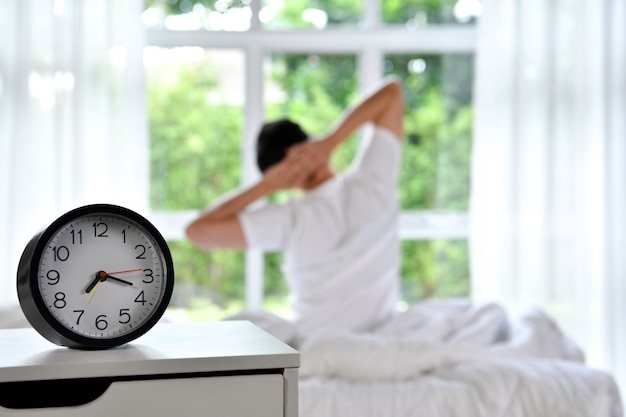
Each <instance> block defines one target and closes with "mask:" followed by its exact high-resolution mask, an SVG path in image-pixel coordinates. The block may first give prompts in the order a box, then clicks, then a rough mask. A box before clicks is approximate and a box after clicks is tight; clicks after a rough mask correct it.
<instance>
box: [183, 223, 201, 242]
mask: <svg viewBox="0 0 626 417" xmlns="http://www.w3.org/2000/svg"><path fill="white" fill-rule="evenodd" d="M204 235H206V232H203V231H202V226H201V225H200V224H199V222H198V221H194V222H191V223H190V224H188V225H187V227H186V228H185V236H187V240H189V242H191V243H192V244H193V245H194V246H202V240H203V239H202V238H203V236H204Z"/></svg>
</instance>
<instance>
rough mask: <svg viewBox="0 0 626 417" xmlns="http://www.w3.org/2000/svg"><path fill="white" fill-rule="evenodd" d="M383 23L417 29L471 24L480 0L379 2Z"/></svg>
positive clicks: (479, 5)
mask: <svg viewBox="0 0 626 417" xmlns="http://www.w3.org/2000/svg"><path fill="white" fill-rule="evenodd" d="M380 4H381V9H382V14H383V22H384V23H386V24H402V25H406V26H408V27H410V28H417V27H420V26H425V25H432V24H473V23H475V22H476V18H477V17H478V16H480V15H481V14H482V11H483V5H482V1H481V0H428V1H426V0H401V1H400V0H394V1H388V0H380Z"/></svg>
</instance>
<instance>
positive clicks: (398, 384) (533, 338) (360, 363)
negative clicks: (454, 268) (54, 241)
mask: <svg viewBox="0 0 626 417" xmlns="http://www.w3.org/2000/svg"><path fill="white" fill-rule="evenodd" d="M0 319H1V320H0V328H1V327H23V326H24V325H27V323H26V322H25V321H24V318H23V315H21V312H20V311H19V310H16V309H2V310H0ZM232 319H237V320H240V319H247V320H250V321H253V322H255V323H256V324H257V325H259V327H261V328H264V329H265V330H266V331H268V332H269V333H272V334H274V335H275V336H276V337H278V338H280V339H282V340H284V341H286V342H290V343H292V344H293V343H295V342H294V336H296V335H297V329H295V328H294V326H293V325H292V324H291V323H290V322H288V321H286V320H284V319H282V318H279V317H276V316H273V315H270V314H267V313H262V312H261V313H260V312H252V313H251V312H246V313H242V314H239V315H236V316H233V317H232ZM165 320H168V318H167V315H166V317H165ZM297 348H298V349H299V351H300V353H301V368H300V383H299V408H300V417H431V416H433V417H435V416H436V417H496V416H497V417H621V416H623V409H622V401H621V398H620V392H619V389H618V387H617V385H616V383H615V381H614V379H613V377H612V375H611V374H610V373H608V372H606V371H603V370H599V369H593V368H590V367H588V366H586V365H585V364H584V355H583V352H582V351H581V350H580V349H579V348H578V347H577V346H576V345H575V344H574V343H572V342H571V341H570V340H569V339H568V338H567V337H566V336H565V335H564V334H563V333H562V332H561V330H560V329H559V327H558V326H557V325H556V323H554V321H553V320H552V319H551V318H550V317H549V316H548V315H546V314H545V313H543V312H542V311H540V310H537V309H533V310H529V311H527V312H525V313H524V314H521V315H519V316H517V317H514V318H512V317H510V316H509V314H507V312H506V311H505V310H504V308H503V307H502V306H500V305H497V304H493V303H492V304H482V305H474V304H472V303H471V302H470V301H469V300H439V301H434V300H431V301H425V302H421V303H418V304H415V305H413V306H411V307H410V308H408V309H407V310H406V311H404V312H402V313H399V314H398V315H397V316H396V317H394V318H393V319H391V320H389V321H388V322H387V323H384V324H383V325H382V326H380V327H379V328H377V329H375V330H374V331H372V332H369V333H348V332H327V333H323V334H318V335H316V336H311V337H306V338H303V339H302V341H301V342H300V343H299V346H297Z"/></svg>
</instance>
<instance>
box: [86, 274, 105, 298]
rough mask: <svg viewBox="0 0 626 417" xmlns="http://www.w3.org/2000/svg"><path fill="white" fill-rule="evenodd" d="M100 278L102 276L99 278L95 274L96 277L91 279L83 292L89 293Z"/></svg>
mask: <svg viewBox="0 0 626 417" xmlns="http://www.w3.org/2000/svg"><path fill="white" fill-rule="evenodd" d="M101 279H102V278H100V276H99V275H98V274H96V277H95V278H94V280H93V281H91V283H90V284H89V285H88V286H87V288H85V293H87V294H89V293H90V292H91V291H92V290H93V289H94V288H95V287H96V285H98V282H100V280H101Z"/></svg>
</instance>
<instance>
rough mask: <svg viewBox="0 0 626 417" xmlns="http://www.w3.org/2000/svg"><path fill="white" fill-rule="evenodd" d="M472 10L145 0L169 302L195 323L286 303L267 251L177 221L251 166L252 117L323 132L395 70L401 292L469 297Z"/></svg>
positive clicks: (306, 1)
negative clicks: (228, 246) (243, 248)
mask: <svg viewBox="0 0 626 417" xmlns="http://www.w3.org/2000/svg"><path fill="white" fill-rule="evenodd" d="M480 11H481V3H480V2H479V1H478V0H438V1H428V2H426V1H423V0H406V1H403V2H387V1H380V2H379V1H376V0H368V1H359V0H342V1H340V2H336V1H333V2H331V1H325V0H316V1H311V0H299V1H293V2H292V1H289V2H287V1H284V0H282V1H281V0H217V1H214V0H202V1H199V0H196V1H193V0H191V1H190V0H182V1H181V0H148V1H147V2H146V8H145V11H144V15H143V16H144V23H145V25H146V31H147V40H148V45H149V46H147V47H146V48H145V50H144V63H145V67H146V74H147V79H148V105H149V110H150V143H151V145H150V155H151V174H150V183H151V208H152V211H153V213H154V218H155V221H156V222H157V224H158V226H159V228H160V230H162V232H163V233H164V235H165V236H166V239H168V241H169V243H170V246H171V248H172V252H173V256H174V261H175V268H176V273H177V289H176V292H175V294H174V298H173V301H172V310H181V311H184V314H186V315H187V316H188V317H190V318H192V319H198V320H204V319H219V318H221V317H224V316H225V315H227V314H230V313H232V312H235V311H237V310H239V309H241V308H242V307H244V306H248V307H251V308H257V307H261V306H262V307H264V308H266V309H268V310H270V311H274V312H276V313H278V314H287V313H288V306H287V292H288V290H287V286H286V283H285V281H284V279H282V275H281V272H280V264H281V255H280V254H275V253H260V252H258V251H248V252H247V253H245V254H241V253H234V252H222V251H212V252H210V253H207V252H203V251H199V250H196V249H194V248H192V247H191V246H190V245H189V244H188V243H187V242H186V241H185V240H184V236H183V230H184V226H185V224H186V223H187V222H188V221H189V220H190V219H192V218H193V216H195V215H196V213H197V211H198V210H200V209H202V208H203V207H204V206H205V205H206V204H208V203H209V202H211V201H212V200H213V199H215V198H216V197H217V196H219V195H221V194H222V193H224V192H226V191H228V190H230V189H232V188H234V187H236V186H237V185H238V184H245V183H250V182H251V181H254V180H256V179H257V178H258V175H259V174H258V172H257V170H256V166H255V164H254V155H253V152H254V141H255V137H256V133H257V130H258V129H259V127H260V126H261V124H262V122H263V121H264V120H269V119H275V118H278V117H283V116H289V117H293V118H294V119H296V120H298V121H299V122H300V123H302V124H303V126H304V127H305V128H306V129H307V130H308V131H310V132H312V133H313V134H320V133H323V132H324V131H325V129H326V128H327V127H328V125H329V124H330V123H331V122H332V121H334V120H335V119H336V118H337V117H338V116H339V115H340V113H341V111H342V110H343V109H344V108H345V106H346V105H349V104H350V103H352V102H354V100H356V99H357V98H358V97H359V95H360V92H361V91H362V90H363V89H364V88H367V87H368V86H370V85H371V84H373V83H374V82H376V81H377V80H379V79H380V78H381V77H382V76H384V75H386V74H395V75H397V76H399V77H401V78H402V79H403V82H404V86H405V94H406V102H407V106H406V108H407V114H406V119H405V130H406V135H407V136H406V141H405V145H404V151H403V152H404V160H403V168H402V174H401V190H400V199H401V202H402V207H403V210H404V212H403V215H402V218H401V230H400V231H399V232H400V235H401V237H402V238H403V245H402V249H403V264H402V288H403V297H404V301H405V302H407V303H410V302H414V301H416V300H419V299H422V298H425V297H432V296H459V295H467V294H469V291H470V288H469V267H468V250H467V215H466V212H467V207H468V200H469V195H468V189H469V156H470V147H471V127H472V91H471V86H472V83H471V80H472V75H473V52H474V25H473V23H474V21H475V18H476V16H477V15H479V14H480ZM311 108H314V109H315V110H316V111H315V114H314V115H313V114H311V111H310V109H311ZM357 143H358V137H357V135H355V137H354V138H352V139H350V140H349V141H348V143H347V144H345V145H344V146H343V147H342V148H341V150H340V152H338V153H337V155H335V157H334V160H333V163H334V164H336V165H337V167H338V168H340V169H341V168H343V167H345V166H347V164H348V163H349V162H350V161H351V158H352V156H353V155H354V151H355V149H356V146H357ZM277 198H280V196H278V197H277Z"/></svg>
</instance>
